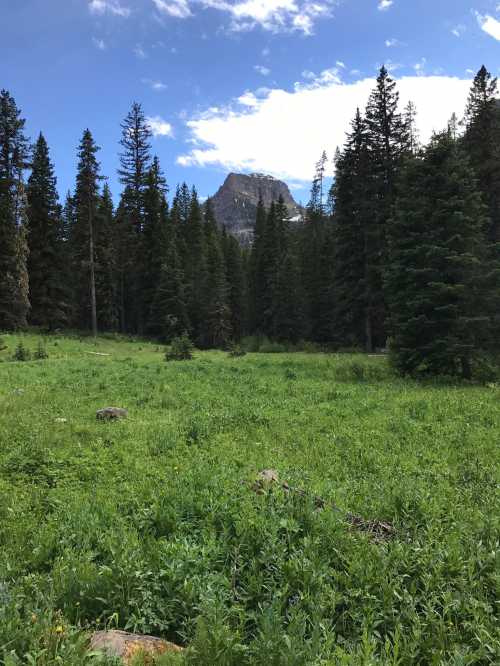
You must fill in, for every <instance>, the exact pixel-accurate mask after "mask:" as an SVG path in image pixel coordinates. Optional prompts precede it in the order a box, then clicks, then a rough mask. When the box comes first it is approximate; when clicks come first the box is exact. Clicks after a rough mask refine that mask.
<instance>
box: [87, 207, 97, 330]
mask: <svg viewBox="0 0 500 666" xmlns="http://www.w3.org/2000/svg"><path fill="white" fill-rule="evenodd" d="M93 227H94V225H93V224H92V204H91V202H90V201H89V253H90V257H89V258H90V311H91V317H92V335H93V336H94V338H96V337H97V302H96V295H95V261H94V228H93Z"/></svg>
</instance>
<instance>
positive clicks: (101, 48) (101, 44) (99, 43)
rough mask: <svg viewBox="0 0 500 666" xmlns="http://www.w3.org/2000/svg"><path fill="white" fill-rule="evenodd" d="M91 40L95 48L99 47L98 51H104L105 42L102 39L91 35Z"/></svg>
mask: <svg viewBox="0 0 500 666" xmlns="http://www.w3.org/2000/svg"><path fill="white" fill-rule="evenodd" d="M92 42H93V44H94V46H95V47H96V49H99V51H105V50H106V42H105V41H104V39H98V38H97V37H92Z"/></svg>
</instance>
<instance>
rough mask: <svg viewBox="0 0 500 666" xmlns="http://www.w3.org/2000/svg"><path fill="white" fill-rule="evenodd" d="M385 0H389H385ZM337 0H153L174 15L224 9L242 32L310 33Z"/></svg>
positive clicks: (232, 26)
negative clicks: (256, 28) (260, 30)
mask: <svg viewBox="0 0 500 666" xmlns="http://www.w3.org/2000/svg"><path fill="white" fill-rule="evenodd" d="M384 1H388V0H384ZM337 2H338V0H153V3H154V5H155V7H156V9H157V10H158V11H159V12H160V13H162V14H165V15H167V16H171V17H174V18H181V19H182V18H189V17H190V16H193V13H194V11H195V8H196V6H198V7H201V8H202V9H215V10H218V11H221V12H225V13H226V14H227V15H228V16H229V19H230V25H229V29H230V30H231V31H233V32H244V31H248V30H252V29H254V28H255V27H261V28H263V29H264V30H269V31H270V32H275V33H278V32H301V33H303V34H304V35H311V34H312V33H313V31H314V24H315V22H316V21H317V20H319V19H322V18H328V17H330V16H331V15H332V10H333V7H334V6H335V5H336V4H337Z"/></svg>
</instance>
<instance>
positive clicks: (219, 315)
mask: <svg viewBox="0 0 500 666" xmlns="http://www.w3.org/2000/svg"><path fill="white" fill-rule="evenodd" d="M214 222H215V220H213V218H211V216H210V206H209V216H208V221H206V222H205V224H206V226H207V227H208V237H207V276H208V283H207V286H208V289H207V309H206V322H205V325H204V327H203V329H204V330H203V334H202V338H203V343H204V344H205V345H206V346H208V347H219V348H221V347H222V348H223V347H226V345H227V344H228V342H229V340H231V338H232V334H233V332H232V329H231V310H230V307H229V287H228V284H227V278H226V266H225V262H224V254H223V252H222V247H221V237H220V234H219V232H218V230H217V228H216V227H215V226H214Z"/></svg>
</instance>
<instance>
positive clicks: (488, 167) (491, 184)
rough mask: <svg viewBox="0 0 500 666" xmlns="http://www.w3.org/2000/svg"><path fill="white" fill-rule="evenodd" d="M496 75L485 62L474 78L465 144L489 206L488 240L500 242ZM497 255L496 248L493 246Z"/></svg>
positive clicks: (499, 135)
mask: <svg viewBox="0 0 500 666" xmlns="http://www.w3.org/2000/svg"><path fill="white" fill-rule="evenodd" d="M497 95H498V84H497V79H496V78H493V77H492V76H491V74H490V73H489V72H488V70H487V69H486V67H484V65H483V66H482V67H481V69H480V70H479V71H478V73H477V74H476V76H475V78H474V82H473V84H472V88H471V91H470V94H469V99H468V102H467V108H466V111H465V136H464V146H465V150H466V151H467V154H468V156H469V159H470V162H471V165H472V167H473V168H474V170H475V172H476V176H477V178H478V185H479V189H480V190H481V192H482V194H483V197H484V201H485V203H486V204H487V206H488V214H489V218H490V226H489V229H488V240H489V241H490V242H491V243H500V100H499V99H498V97H497ZM495 252H496V254H497V258H500V255H499V254H498V249H497V250H495Z"/></svg>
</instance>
